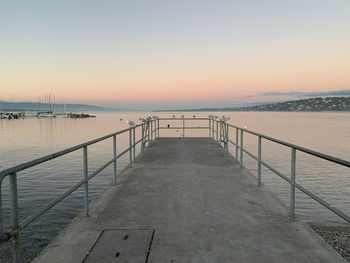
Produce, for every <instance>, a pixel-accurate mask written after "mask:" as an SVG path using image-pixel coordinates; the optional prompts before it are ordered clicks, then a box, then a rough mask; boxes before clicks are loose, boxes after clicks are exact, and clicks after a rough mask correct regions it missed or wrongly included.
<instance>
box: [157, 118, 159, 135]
mask: <svg viewBox="0 0 350 263" xmlns="http://www.w3.org/2000/svg"><path fill="white" fill-rule="evenodd" d="M157 122H158V138H159V119H157Z"/></svg>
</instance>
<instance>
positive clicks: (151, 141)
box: [149, 120, 153, 144]
mask: <svg viewBox="0 0 350 263" xmlns="http://www.w3.org/2000/svg"><path fill="white" fill-rule="evenodd" d="M152 140H153V120H151V140H150V141H149V142H150V143H151V144H152Z"/></svg>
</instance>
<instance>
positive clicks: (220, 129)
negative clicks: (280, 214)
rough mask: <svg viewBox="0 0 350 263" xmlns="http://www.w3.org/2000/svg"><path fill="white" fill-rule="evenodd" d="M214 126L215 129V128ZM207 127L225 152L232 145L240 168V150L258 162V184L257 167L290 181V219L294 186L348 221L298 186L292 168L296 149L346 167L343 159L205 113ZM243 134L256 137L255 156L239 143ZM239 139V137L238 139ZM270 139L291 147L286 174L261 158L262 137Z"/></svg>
mask: <svg viewBox="0 0 350 263" xmlns="http://www.w3.org/2000/svg"><path fill="white" fill-rule="evenodd" d="M215 127H216V130H215ZM230 128H233V129H235V131H236V141H232V140H230V139H229V136H228V134H229V130H230ZM209 129H211V132H209V136H210V137H212V138H214V134H215V135H216V138H214V139H215V140H216V141H217V142H218V143H219V144H220V145H222V144H223V147H224V149H225V150H226V151H228V145H229V144H232V145H233V146H234V147H235V159H236V160H237V161H238V162H239V163H240V168H243V155H244V153H245V154H247V155H248V156H250V157H251V158H253V159H254V160H256V161H257V163H258V169H257V180H258V186H259V187H260V186H261V166H262V165H263V166H265V167H266V168H268V169H269V170H270V171H272V172H273V173H275V174H277V175H278V176H279V177H281V178H282V179H283V180H285V181H286V182H288V183H289V184H290V213H289V214H290V219H291V220H294V218H295V189H298V190H300V191H301V192H303V193H304V194H306V195H308V196H309V197H311V198H312V199H313V200H315V201H316V202H318V203H320V204H321V205H323V206H324V207H326V208H327V209H329V210H330V211H331V212H333V213H334V214H336V215H337V216H339V217H341V218H342V219H343V220H345V221H346V222H348V223H350V217H349V216H348V215H347V214H345V213H343V212H342V211H340V210H339V209H337V208H336V207H335V206H334V205H331V204H329V203H327V202H326V201H325V200H323V199H322V198H320V197H319V196H317V195H316V194H314V193H312V192H311V191H309V190H308V189H306V188H305V187H303V186H302V185H300V184H298V183H297V182H296V181H295V171H296V154H297V152H298V151H299V152H303V153H306V154H309V155H311V156H315V157H318V158H321V159H324V160H327V161H330V162H332V163H336V164H339V165H341V166H344V167H348V168H349V167H350V162H349V161H346V160H342V159H339V158H336V157H333V156H330V155H326V154H323V153H319V152H316V151H313V150H310V149H307V148H304V147H301V146H298V145H295V144H291V143H288V142H285V141H282V140H278V139H275V138H272V137H270V136H266V135H264V134H260V133H257V132H254V131H250V130H247V129H245V128H240V127H238V126H235V125H232V124H228V123H226V121H223V120H222V119H219V118H218V117H217V116H212V115H210V116H209ZM244 133H247V134H251V135H254V136H256V137H257V138H258V143H257V148H258V151H257V152H258V156H255V155H254V154H252V153H250V152H249V151H247V150H246V149H244V146H243V145H244V144H243V138H244ZM239 139H240V140H239ZM263 139H264V140H267V141H271V142H274V143H277V144H279V145H283V146H286V147H288V148H290V149H291V171H290V177H289V176H287V175H285V174H283V173H282V172H280V171H278V170H277V169H276V168H274V167H272V166H271V165H269V164H268V163H266V162H265V161H263V160H262V154H261V149H262V140H263Z"/></svg>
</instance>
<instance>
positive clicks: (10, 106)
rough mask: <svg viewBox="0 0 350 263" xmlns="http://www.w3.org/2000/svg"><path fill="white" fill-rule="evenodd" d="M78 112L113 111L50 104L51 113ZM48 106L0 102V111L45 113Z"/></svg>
mask: <svg viewBox="0 0 350 263" xmlns="http://www.w3.org/2000/svg"><path fill="white" fill-rule="evenodd" d="M64 108H66V112H80V111H113V110H115V109H110V108H104V107H98V106H93V105H88V104H66V105H64V104H52V110H53V111H64ZM47 110H49V105H48V104H47V103H39V102H8V101H0V111H47Z"/></svg>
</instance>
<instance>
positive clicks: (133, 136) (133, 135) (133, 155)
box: [132, 127, 136, 163]
mask: <svg viewBox="0 0 350 263" xmlns="http://www.w3.org/2000/svg"><path fill="white" fill-rule="evenodd" d="M135 133H136V130H135V127H134V128H133V134H132V145H133V146H132V148H133V151H132V159H133V163H135V155H136V154H135V152H136V145H135V136H136V135H135Z"/></svg>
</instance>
